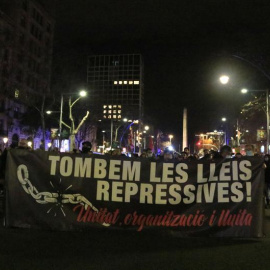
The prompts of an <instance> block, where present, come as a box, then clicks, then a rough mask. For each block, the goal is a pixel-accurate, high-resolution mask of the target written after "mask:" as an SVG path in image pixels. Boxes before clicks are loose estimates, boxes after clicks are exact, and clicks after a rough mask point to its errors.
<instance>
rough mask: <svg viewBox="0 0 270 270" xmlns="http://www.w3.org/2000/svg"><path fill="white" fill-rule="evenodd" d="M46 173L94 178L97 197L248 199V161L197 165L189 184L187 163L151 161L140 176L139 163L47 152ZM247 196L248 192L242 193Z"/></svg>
mask: <svg viewBox="0 0 270 270" xmlns="http://www.w3.org/2000/svg"><path fill="white" fill-rule="evenodd" d="M49 161H50V162H51V167H50V174H51V175H56V174H60V175H61V176H62V177H70V176H72V177H75V178H84V179H87V178H91V179H96V180H97V191H96V200H102V201H113V202H125V203H129V202H130V201H131V199H132V197H133V196H135V197H138V196H139V203H142V204H161V205H164V204H171V205H177V204H180V203H183V204H191V203H212V202H214V201H215V202H220V203H229V202H241V201H243V200H244V199H245V200H246V201H247V202H250V201H251V183H250V180H251V177H252V170H251V162H250V161H249V160H242V161H240V162H238V161H229V162H224V163H222V164H221V167H219V168H218V167H217V164H216V163H209V164H200V163H198V164H196V171H197V175H196V177H197V181H196V182H194V181H193V182H190V181H189V174H188V172H189V173H190V171H191V170H189V167H188V166H189V164H187V163H156V162H149V174H148V175H146V176H145V174H144V175H143V179H142V167H141V161H132V160H120V159H117V160H115V159H110V160H106V159H100V158H82V157H75V158H72V157H70V156H63V157H61V156H49ZM245 194H246V196H245Z"/></svg>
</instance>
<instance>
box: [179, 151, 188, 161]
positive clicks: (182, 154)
mask: <svg viewBox="0 0 270 270" xmlns="http://www.w3.org/2000/svg"><path fill="white" fill-rule="evenodd" d="M181 156H183V158H184V159H187V158H188V153H187V152H185V151H183V152H181Z"/></svg>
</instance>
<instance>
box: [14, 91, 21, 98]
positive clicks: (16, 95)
mask: <svg viewBox="0 0 270 270" xmlns="http://www.w3.org/2000/svg"><path fill="white" fill-rule="evenodd" d="M19 94H20V91H19V90H15V95H14V96H15V98H18V97H19Z"/></svg>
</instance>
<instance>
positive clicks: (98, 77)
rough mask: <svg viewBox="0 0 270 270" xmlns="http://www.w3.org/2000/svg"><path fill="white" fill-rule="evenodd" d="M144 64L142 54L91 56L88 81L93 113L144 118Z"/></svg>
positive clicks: (100, 116) (100, 117)
mask: <svg viewBox="0 0 270 270" xmlns="http://www.w3.org/2000/svg"><path fill="white" fill-rule="evenodd" d="M143 67H144V65H143V59H142V56H141V55H139V54H124V55H94V56H89V58H88V67H87V84H88V91H89V95H90V97H91V99H90V100H91V101H90V102H91V104H90V110H91V111H92V114H94V115H95V116H96V117H97V118H98V119H103V120H107V119H113V120H114V121H120V120H121V119H123V118H127V119H130V120H139V119H142V117H143V103H144V81H143V70H144V69H143Z"/></svg>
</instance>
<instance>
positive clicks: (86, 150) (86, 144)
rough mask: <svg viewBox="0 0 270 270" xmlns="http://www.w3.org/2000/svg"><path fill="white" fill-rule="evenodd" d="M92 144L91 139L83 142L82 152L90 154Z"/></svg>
mask: <svg viewBox="0 0 270 270" xmlns="http://www.w3.org/2000/svg"><path fill="white" fill-rule="evenodd" d="M91 148H92V144H91V143H90V142H89V141H85V142H83V143H82V154H88V153H89V152H91Z"/></svg>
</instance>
